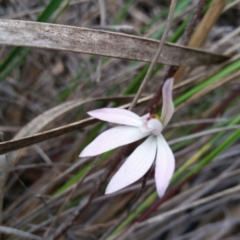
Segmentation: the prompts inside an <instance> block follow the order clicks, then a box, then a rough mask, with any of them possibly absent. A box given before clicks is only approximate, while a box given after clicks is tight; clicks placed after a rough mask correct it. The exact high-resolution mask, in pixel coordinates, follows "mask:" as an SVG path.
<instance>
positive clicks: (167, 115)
mask: <svg viewBox="0 0 240 240" xmlns="http://www.w3.org/2000/svg"><path fill="white" fill-rule="evenodd" d="M173 83H174V79H173V78H169V79H167V80H166V82H165V83H164V85H163V89H162V97H163V106H162V115H161V120H162V123H163V127H165V126H166V125H167V124H168V122H169V121H170V119H171V118H172V115H173V113H174V105H173V100H172V90H173Z"/></svg>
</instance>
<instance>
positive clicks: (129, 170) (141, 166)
mask: <svg viewBox="0 0 240 240" xmlns="http://www.w3.org/2000/svg"><path fill="white" fill-rule="evenodd" d="M156 149H157V142H156V138H155V137H154V136H150V137H149V138H147V140H145V141H144V142H143V143H142V144H141V145H139V146H138V147H137V148H136V149H135V150H134V152H133V153H132V154H131V155H130V156H129V157H128V158H127V160H126V161H125V162H124V164H123V165H122V166H121V167H120V169H119V170H118V171H117V173H116V174H115V175H114V176H113V178H112V179H111V181H110V182H109V184H108V186H107V189H106V194H109V193H113V192H116V191H118V190H120V189H122V188H124V187H126V186H128V185H130V184H132V183H134V182H136V181H137V180H138V179H140V178H141V177H142V176H143V175H144V174H145V173H146V172H147V171H148V170H149V169H150V167H151V165H152V164H153V161H154V159H155V156H156Z"/></svg>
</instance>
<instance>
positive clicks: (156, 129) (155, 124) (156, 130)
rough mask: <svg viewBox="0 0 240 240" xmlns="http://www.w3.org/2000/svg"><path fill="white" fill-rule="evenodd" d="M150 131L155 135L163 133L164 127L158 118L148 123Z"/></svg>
mask: <svg viewBox="0 0 240 240" xmlns="http://www.w3.org/2000/svg"><path fill="white" fill-rule="evenodd" d="M147 127H148V129H150V130H151V132H152V133H153V134H154V135H159V134H160V133H161V132H162V129H163V126H162V123H161V122H160V121H159V120H157V119H156V118H152V119H150V120H149V121H148V122H147Z"/></svg>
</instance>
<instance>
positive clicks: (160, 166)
mask: <svg viewBox="0 0 240 240" xmlns="http://www.w3.org/2000/svg"><path fill="white" fill-rule="evenodd" d="M174 169H175V158H174V155H173V152H172V150H171V148H170V147H169V145H168V143H167V142H166V140H165V139H164V137H163V136H162V135H159V136H158V137H157V158H156V168H155V181H156V188H157V192H158V195H159V197H162V196H163V195H164V193H165V191H166V189H167V187H168V185H169V182H170V180H171V178H172V175H173V173H174Z"/></svg>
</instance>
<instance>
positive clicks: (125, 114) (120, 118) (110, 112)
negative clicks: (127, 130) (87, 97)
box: [88, 108, 142, 127]
mask: <svg viewBox="0 0 240 240" xmlns="http://www.w3.org/2000/svg"><path fill="white" fill-rule="evenodd" d="M88 114H89V115H90V116H92V117H94V118H97V119H100V120H102V121H106V122H112V123H117V124H124V125H128V126H134V127H139V126H141V125H142V120H141V117H139V116H138V115H137V114H135V113H133V112H131V111H129V110H126V109H121V108H101V109H97V110H93V111H90V112H88Z"/></svg>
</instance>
